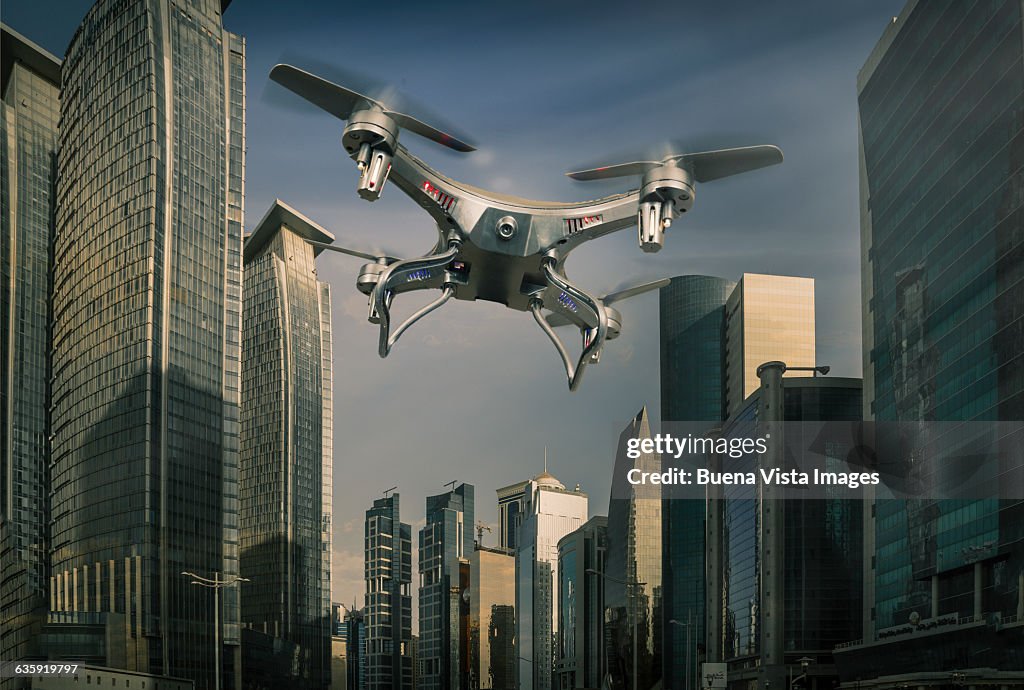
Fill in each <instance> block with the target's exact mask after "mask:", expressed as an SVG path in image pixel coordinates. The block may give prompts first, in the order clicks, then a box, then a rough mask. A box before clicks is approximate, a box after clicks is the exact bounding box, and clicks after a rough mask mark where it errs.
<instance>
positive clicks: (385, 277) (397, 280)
mask: <svg viewBox="0 0 1024 690" xmlns="http://www.w3.org/2000/svg"><path fill="white" fill-rule="evenodd" d="M458 252H459V243H458V242H449V244H448V250H447V251H444V252H442V253H440V254H432V255H430V256H421V257H417V258H415V259H405V260H404V261H397V262H395V263H393V264H391V265H390V266H388V268H387V270H385V271H384V272H383V273H381V276H380V280H379V281H378V283H377V285H376V286H375V287H374V288H373V292H372V293H371V295H370V317H369V318H370V321H371V323H372V322H377V323H379V324H380V341H379V346H378V353H379V354H380V356H381V358H384V357H387V356H388V354H389V353H390V352H391V348H392V347H394V345H395V343H397V342H398V339H399V338H400V337H402V334H403V333H405V331H407V330H408V329H409V327H410V326H412V325H413V324H414V323H416V322H417V321H419V320H420V319H422V318H423V317H424V316H426V315H427V314H429V313H430V312H432V311H434V310H436V309H439V308H440V307H441V306H443V305H444V304H445V302H447V301H448V300H450V299H451V298H452V297H454V296H455V285H454V284H453V283H450V282H447V281H446V282H445V284H444V286H443V287H442V289H441V296H440V297H438V298H437V299H435V300H434V301H433V302H431V303H430V304H427V305H426V306H424V307H423V308H422V309H420V310H418V311H417V312H416V313H414V314H413V315H412V316H410V317H409V318H408V319H406V320H405V322H404V323H402V325H401V326H399V327H398V328H396V329H395V332H394V333H391V308H390V306H391V299H392V297H393V295H394V289H395V287H397V286H398V285H401V284H403V283H405V282H407V281H408V280H409V278H410V276H412V275H413V274H415V273H416V272H417V271H432V270H434V269H439V268H446V267H447V266H448V264H450V263H451V261H452V259H453V258H454V257H455V255H456V254H458Z"/></svg>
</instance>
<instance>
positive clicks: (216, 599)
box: [181, 570, 252, 690]
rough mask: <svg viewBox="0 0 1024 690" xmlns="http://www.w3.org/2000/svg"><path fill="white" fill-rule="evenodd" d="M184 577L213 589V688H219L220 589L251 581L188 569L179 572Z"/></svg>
mask: <svg viewBox="0 0 1024 690" xmlns="http://www.w3.org/2000/svg"><path fill="white" fill-rule="evenodd" d="M181 574H182V575H184V576H185V577H191V578H192V582H191V583H190V584H193V585H199V586H200V587H206V588H208V589H212V590H213V688H214V690H220V590H221V589H222V588H224V587H231V586H232V585H236V584H238V583H239V582H252V580H250V579H249V578H247V577H238V576H237V575H235V576H233V577H230V578H228V579H227V580H221V579H220V573H219V572H214V573H213V579H212V580H211V579H210V578H208V577H202V576H201V575H196V574H195V573H193V572H189V571H188V570H185V571H182V573H181Z"/></svg>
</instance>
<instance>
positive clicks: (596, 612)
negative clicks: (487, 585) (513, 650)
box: [552, 516, 608, 688]
mask: <svg viewBox="0 0 1024 690" xmlns="http://www.w3.org/2000/svg"><path fill="white" fill-rule="evenodd" d="M607 549H608V518H605V517H601V516H598V517H592V518H590V519H589V520H587V521H586V522H585V523H584V524H583V526H582V527H580V528H579V529H578V530H576V531H574V532H570V533H569V534H567V535H566V536H564V537H562V539H561V540H560V541H559V542H558V592H559V594H558V643H557V645H556V649H555V658H556V662H555V676H556V681H555V682H554V683H553V686H552V687H554V688H597V687H601V684H602V682H603V680H604V675H605V656H604V654H603V651H604V630H605V626H604V586H605V581H604V578H602V577H601V576H600V575H598V574H597V573H603V572H605V552H606V551H607Z"/></svg>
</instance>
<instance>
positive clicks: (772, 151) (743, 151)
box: [566, 144, 782, 182]
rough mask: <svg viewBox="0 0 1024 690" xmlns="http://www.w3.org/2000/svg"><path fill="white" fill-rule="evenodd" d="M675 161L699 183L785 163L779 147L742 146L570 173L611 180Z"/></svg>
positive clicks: (582, 177)
mask: <svg viewBox="0 0 1024 690" xmlns="http://www.w3.org/2000/svg"><path fill="white" fill-rule="evenodd" d="M673 161H676V162H678V163H679V164H680V165H681V166H682V167H684V168H687V169H688V170H690V171H691V172H692V173H693V179H694V180H696V181H697V182H711V181H712V180H718V179H721V178H723V177H729V176H731V175H738V174H740V173H744V172H749V171H751V170H757V169H758V168H765V167H768V166H769V165H775V164H776V163H781V162H782V151H781V150H780V149H779V147H778V146H772V145H770V144H764V145H761V146H743V147H740V148H735V149H720V150H718V151H703V152H701V153H680V154H675V155H671V156H667V157H665V158H663V159H661V160H660V161H633V162H632V163H619V164H617V165H603V166H601V167H600V168H591V169H589V170H578V171H576V172H568V173H566V175H568V176H569V177H571V178H572V179H574V180H580V181H581V182H587V181H590V180H608V179H611V178H613V177H629V176H631V175H643V174H644V173H646V172H647V171H648V170H653V169H654V168H657V167H658V166H660V165H665V164H667V163H670V162H673Z"/></svg>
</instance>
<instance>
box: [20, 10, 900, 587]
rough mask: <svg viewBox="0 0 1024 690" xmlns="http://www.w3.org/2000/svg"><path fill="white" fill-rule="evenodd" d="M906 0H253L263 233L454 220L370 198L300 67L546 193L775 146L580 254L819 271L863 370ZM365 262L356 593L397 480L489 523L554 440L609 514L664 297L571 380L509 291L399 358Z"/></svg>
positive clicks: (351, 412) (406, 237) (418, 495)
mask: <svg viewBox="0 0 1024 690" xmlns="http://www.w3.org/2000/svg"><path fill="white" fill-rule="evenodd" d="M89 4H90V3H88V2H70V1H66V2H52V3H42V2H35V1H31V0H7V1H6V2H4V4H3V10H2V17H3V21H4V22H5V23H7V24H9V25H11V26H12V27H13V28H14V29H16V30H17V31H19V32H21V33H23V34H25V35H26V36H27V37H29V38H31V39H32V40H34V41H36V42H37V43H39V44H41V45H42V46H43V47H45V48H47V49H49V50H50V51H52V52H54V53H55V54H57V55H58V56H59V55H62V54H63V52H64V48H65V47H66V45H67V42H68V40H69V39H70V38H71V35H72V34H73V32H74V30H75V27H76V26H77V24H78V22H79V21H80V19H81V17H82V15H83V14H84V13H85V11H86V9H87V8H88V6H89ZM902 4H903V3H902V2H896V1H894V0H862V1H860V2H816V1H809V0H808V1H799V2H795V1H794V2H731V3H730V2H692V1H690V2H679V1H676V2H664V3H639V4H633V5H626V4H625V3H610V2H582V1H576V0H572V1H567V2H558V3H550V2H547V3H541V2H516V3H507V4H502V5H498V4H497V3H469V2H466V3H446V2H434V3H419V4H417V5H412V4H407V3H390V4H382V6H381V7H379V8H375V9H373V10H370V9H368V8H369V5H367V4H359V5H357V4H354V3H337V2H305V3H284V2H274V3H268V2H247V1H246V0H235V2H234V3H233V5H232V6H231V7H230V8H229V9H228V11H227V12H226V13H225V25H226V26H227V27H228V28H229V29H230V30H232V31H234V32H236V33H239V34H241V35H243V36H245V37H246V40H247V51H248V55H247V57H248V85H247V89H248V93H247V95H248V110H247V126H248V131H247V135H248V158H247V169H246V185H247V187H246V225H247V227H250V228H251V227H252V226H253V225H254V224H255V223H256V222H258V221H259V219H260V217H262V215H263V213H264V212H265V211H266V209H267V208H268V207H269V205H270V204H271V203H272V202H273V200H274V199H275V198H278V197H279V198H281V199H282V200H284V201H286V202H287V203H289V204H291V205H292V206H294V207H296V208H298V209H299V210H301V211H302V212H304V213H305V214H306V215H308V216H310V217H311V218H313V219H315V220H317V221H318V222H320V223H322V224H323V225H324V226H326V227H327V228H328V229H330V230H332V231H333V232H334V233H335V234H336V235H337V236H338V238H339V242H345V240H348V241H349V243H351V244H355V245H358V246H364V247H365V246H384V247H388V248H392V249H394V250H397V251H399V252H402V253H403V254H405V255H409V254H413V253H421V252H422V251H424V250H426V249H428V247H429V246H430V245H431V243H432V241H433V237H434V235H433V230H432V228H431V224H430V221H429V219H428V218H427V216H426V215H425V214H423V213H422V211H419V210H418V209H417V208H416V207H415V206H414V204H413V203H412V202H411V201H409V200H408V199H407V198H405V197H404V196H403V195H402V194H401V193H400V192H399V191H398V190H397V189H396V188H394V187H391V188H389V189H387V190H386V192H385V194H384V196H383V197H382V198H381V200H380V201H378V202H376V203H374V204H372V205H371V204H368V203H366V202H364V201H362V200H361V199H359V198H358V196H357V195H356V193H355V181H356V172H355V168H354V165H353V164H352V162H351V161H350V160H349V159H348V158H347V157H346V156H344V155H343V152H342V150H341V146H340V138H341V130H342V128H343V123H341V122H339V121H337V120H333V119H332V118H331V117H330V116H328V115H325V114H323V113H320V112H319V111H316V110H314V109H313V108H312V107H305V106H304V105H303V104H302V102H301V101H299V100H298V99H297V98H292V97H291V96H290V94H287V93H284V92H282V91H281V90H280V89H278V87H276V86H275V85H269V86H268V80H267V78H266V75H267V73H268V72H269V71H270V68H271V67H272V66H273V65H274V64H275V63H277V62H279V61H291V62H294V63H295V64H298V65H299V66H307V67H313V68H314V69H317V68H319V67H320V66H321V65H325V64H326V65H333V66H336V68H339V69H340V70H342V71H344V72H346V73H349V74H362V75H366V76H367V77H369V78H371V79H372V80H376V81H379V82H387V83H390V84H394V85H396V86H397V87H398V88H399V89H401V91H402V92H403V94H405V95H406V96H407V97H408V99H409V101H411V102H413V103H415V104H418V106H417V107H418V108H419V109H420V111H425V112H427V113H433V114H437V115H438V116H439V117H440V118H441V119H443V120H444V121H445V122H450V123H454V124H455V125H456V126H457V127H458V129H459V131H461V132H465V133H467V134H468V135H469V136H470V137H471V138H472V139H473V141H474V142H475V143H477V144H478V146H479V151H477V152H476V153H473V154H468V155H461V154H455V153H453V152H449V151H446V150H443V149H441V148H440V147H437V146H434V145H431V144H429V143H426V142H422V141H416V140H415V139H413V138H412V137H407V138H404V139H403V142H404V143H406V144H407V145H408V146H409V147H410V148H411V149H412V150H413V151H414V152H415V153H416V154H417V155H419V156H421V157H422V158H424V159H425V160H426V161H427V162H429V163H431V164H432V165H434V166H436V167H437V168H439V169H440V170H442V171H443V172H445V173H446V174H448V175H450V176H452V177H455V178H456V179H461V180H464V181H466V182H469V183H472V184H476V185H480V186H484V187H489V188H493V189H495V190H498V191H502V192H508V193H514V194H517V195H520V196H526V197H533V198H541V199H564V200H579V199H588V198H594V197H597V196H600V195H602V194H604V193H609V192H613V191H617V190H619V189H622V188H625V186H627V185H628V182H625V183H624V184H621V185H620V184H618V183H616V182H608V183H600V184H591V185H583V184H579V183H574V182H572V181H570V180H568V179H566V178H565V177H564V176H563V174H562V173H563V172H564V171H566V170H569V169H573V168H577V167H579V166H581V165H588V164H596V163H601V162H615V161H616V160H618V159H620V158H623V157H625V158H626V159H628V158H632V157H633V156H634V155H636V154H638V153H640V152H642V151H644V150H646V149H649V148H651V147H655V146H657V145H658V144H659V143H661V142H663V141H665V140H669V139H671V140H676V141H680V142H682V143H684V144H686V145H687V146H689V147H691V148H699V149H704V148H711V147H723V148H724V147H730V146H736V145H747V144H759V143H773V144H777V145H779V146H780V147H781V148H782V149H783V151H784V152H785V155H786V162H785V163H783V165H781V166H778V167H775V168H771V169H767V170H763V171H759V172H755V173H751V174H749V175H744V176H741V177H737V178H734V179H729V180H724V181H719V182H715V183H712V184H708V185H704V186H702V187H700V188H698V190H697V201H696V204H695V206H694V209H693V211H692V212H691V213H689V214H687V217H686V219H685V221H681V222H677V223H676V224H674V225H673V226H672V229H671V231H670V234H669V236H668V241H667V244H666V247H665V249H664V250H663V251H662V252H660V253H659V254H657V255H646V254H643V253H642V252H641V251H640V249H639V248H638V247H637V244H636V238H635V232H634V231H633V230H626V231H623V232H621V233H618V234H617V235H614V236H610V237H606V238H603V239H602V240H599V241H596V242H593V243H591V244H589V245H587V246H585V247H583V248H581V249H580V250H578V251H577V252H576V253H574V254H573V256H572V258H571V259H570V260H569V262H568V271H569V275H570V276H571V277H572V278H573V279H575V280H577V281H579V282H580V283H582V284H583V285H585V286H589V287H592V288H594V290H595V291H597V292H598V293H602V292H605V291H606V290H608V289H609V288H612V287H614V286H617V285H619V284H620V283H622V282H623V281H625V280H628V279H630V278H633V277H637V278H643V277H660V276H672V275H680V274H687V273H703V274H709V275H720V276H723V277H726V278H730V279H734V280H735V279H737V278H738V277H739V276H740V274H742V273H743V272H753V273H780V274H786V275H800V276H809V277H812V278H814V279H815V280H816V302H817V341H818V360H819V362H820V363H822V364H830V365H831V366H832V371H833V374H834V375H839V376H844V375H845V376H859V375H860V373H861V363H860V347H861V345H860V343H861V340H860V277H859V272H860V266H859V241H860V240H859V219H858V203H857V198H858V189H857V116H856V87H855V83H856V81H855V80H856V74H857V70H858V69H859V68H860V67H861V65H862V64H863V63H864V60H865V59H866V58H867V56H868V54H869V53H870V51H871V49H872V47H873V46H874V44H875V42H876V41H877V40H878V38H879V37H880V36H881V33H882V31H883V29H884V28H885V26H886V24H887V23H888V22H889V20H890V18H891V17H892V16H893V15H895V14H898V13H899V10H900V8H901V7H902ZM428 119H429V118H428ZM359 265H360V261H359V260H358V259H348V258H345V257H342V256H340V255H339V256H335V255H331V256H323V257H322V258H321V259H320V270H319V273H320V276H321V278H324V279H326V280H329V281H330V282H331V283H332V286H333V294H334V319H335V338H336V340H335V352H334V362H335V368H336V372H335V430H334V437H335V481H336V485H335V487H334V489H335V490H334V515H335V517H334V524H335V549H334V550H335V560H334V566H335V574H334V582H335V584H334V594H335V598H336V599H341V600H343V601H352V600H353V599H357V601H359V602H360V603H361V601H362V595H361V592H362V591H363V584H362V580H361V577H362V519H363V512H364V511H365V509H366V508H367V507H368V506H369V504H370V502H371V500H372V499H373V498H374V497H376V496H378V495H379V493H380V491H381V490H383V489H386V488H388V487H391V486H394V485H395V484H397V485H398V486H399V491H400V493H401V494H402V506H403V519H404V520H405V521H407V522H410V523H412V524H413V525H414V529H415V528H416V527H417V526H418V525H419V524H421V523H422V513H423V499H424V497H425V496H426V495H428V494H434V493H440V492H441V491H443V490H444V487H443V486H442V484H443V483H444V482H447V481H450V480H452V479H457V480H459V481H467V482H470V483H473V484H475V485H476V496H477V511H478V517H479V518H482V519H483V521H484V522H489V523H494V522H495V520H496V517H497V509H496V506H495V498H494V493H493V492H494V489H496V488H498V487H499V486H503V485H505V484H509V483H512V482H515V481H518V480H520V479H524V478H527V477H529V476H531V475H533V474H536V473H537V472H539V471H540V469H541V467H542V462H543V455H544V447H545V446H547V447H548V448H549V457H550V466H551V469H552V472H553V473H554V474H555V475H557V476H558V477H559V478H560V479H561V480H562V481H563V482H564V483H565V484H567V485H570V486H572V485H574V484H576V483H580V484H581V485H582V487H583V489H584V491H586V492H588V493H589V495H590V502H591V514H604V513H605V510H606V507H607V498H608V491H609V487H610V473H611V469H612V466H613V462H614V452H615V444H616V440H617V437H618V434H619V432H620V431H621V429H622V428H623V427H624V426H625V425H626V423H627V422H628V421H629V420H630V419H631V418H632V417H633V416H634V415H635V414H636V412H637V410H638V409H639V408H640V407H641V406H642V405H644V404H648V405H649V407H650V410H651V412H652V416H653V417H654V418H657V417H658V413H659V409H658V408H659V405H658V398H659V392H658V342H657V335H658V324H657V297H656V295H654V294H649V295H645V296H643V297H640V298H637V299H636V300H634V301H631V302H628V303H625V306H624V308H623V312H624V321H625V323H624V326H623V334H622V336H621V337H620V338H619V339H618V340H616V341H614V342H612V343H610V344H609V345H608V346H607V348H606V350H605V353H604V356H603V358H602V362H601V363H600V365H598V366H595V367H592V368H591V369H590V370H589V371H588V372H587V376H586V379H585V381H584V382H583V385H582V386H581V389H580V391H579V392H577V393H575V394H570V393H569V392H568V390H567V388H566V385H565V380H564V374H563V372H562V371H561V365H560V363H559V361H558V357H557V355H556V354H555V352H554V350H553V349H552V348H551V346H550V344H549V343H548V342H547V340H546V339H545V337H544V335H543V334H542V333H541V332H540V330H538V329H537V328H536V326H535V325H534V324H533V322H532V319H531V317H530V316H529V315H528V314H524V313H519V312H512V311H508V310H505V309H503V308H502V307H500V306H499V305H495V304H490V303H479V304H477V303H466V302H456V303H453V304H451V305H449V306H447V307H446V308H445V309H443V310H442V311H441V312H439V313H438V314H437V315H436V316H434V317H433V318H430V319H428V320H425V321H424V322H423V323H422V324H417V326H415V327H414V328H413V329H412V330H410V331H409V333H408V334H406V336H405V337H404V338H403V339H402V341H401V342H400V343H398V345H397V346H396V347H395V349H394V350H393V352H392V354H391V356H390V357H389V358H388V359H387V360H380V359H379V358H378V357H377V354H376V349H377V348H376V341H377V331H376V327H375V326H372V325H371V324H368V323H367V322H366V321H365V298H364V297H363V296H362V295H361V294H360V293H357V292H356V291H355V288H354V282H355V276H356V271H357V270H358V268H359ZM411 299H414V298H410V300H411ZM407 304H410V302H408V301H407V302H405V303H403V302H399V306H398V309H399V311H400V312H403V311H404V310H405V307H406V305H407ZM405 313H408V312H405ZM488 539H490V541H488ZM494 539H496V537H491V536H490V535H485V543H493V541H494Z"/></svg>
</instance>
